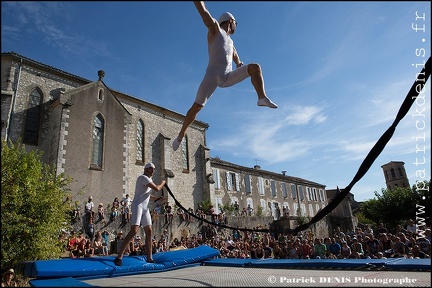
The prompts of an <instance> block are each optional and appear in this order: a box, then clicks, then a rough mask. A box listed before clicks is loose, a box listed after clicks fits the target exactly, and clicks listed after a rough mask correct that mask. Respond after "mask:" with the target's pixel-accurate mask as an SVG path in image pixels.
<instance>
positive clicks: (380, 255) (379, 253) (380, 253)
mask: <svg viewBox="0 0 432 288" xmlns="http://www.w3.org/2000/svg"><path fill="white" fill-rule="evenodd" d="M377 259H387V257H384V254H383V253H382V252H378V253H377Z"/></svg>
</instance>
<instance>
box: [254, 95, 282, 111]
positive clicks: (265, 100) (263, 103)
mask: <svg viewBox="0 0 432 288" xmlns="http://www.w3.org/2000/svg"><path fill="white" fill-rule="evenodd" d="M257 105H258V106H267V107H269V108H277V107H278V106H277V105H276V104H275V103H273V102H272V101H271V100H270V99H269V98H267V97H265V98H261V99H258V102H257Z"/></svg>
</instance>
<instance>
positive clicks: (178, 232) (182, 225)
mask: <svg viewBox="0 0 432 288" xmlns="http://www.w3.org/2000/svg"><path fill="white" fill-rule="evenodd" d="M206 220H208V221H210V216H207V218H206ZM271 222H273V218H272V217H258V216H251V217H248V216H247V217H239V216H228V217H227V224H225V225H226V226H229V227H239V228H245V227H247V228H249V229H253V228H255V227H259V228H258V229H267V228H269V223H271ZM208 225H209V224H207V223H206V222H201V221H199V220H198V219H196V218H193V219H192V222H191V223H186V222H184V221H183V222H181V221H180V218H179V217H178V216H177V215H174V219H173V221H172V224H170V225H167V224H166V223H165V219H164V215H159V217H157V218H156V219H154V221H153V227H152V228H153V235H154V237H155V239H157V240H158V239H160V237H161V235H162V234H163V231H164V229H167V232H168V243H169V244H171V242H172V241H173V240H174V238H178V239H179V240H180V238H181V237H182V236H191V235H193V234H197V233H198V231H200V232H202V231H203V230H205V227H206V226H208ZM95 226H96V228H95V231H99V230H101V231H103V230H107V231H108V232H109V234H110V241H114V239H115V237H116V235H117V233H119V232H120V231H123V234H124V236H126V234H127V233H128V232H129V231H130V223H123V221H122V217H121V216H119V217H117V219H116V220H114V221H113V222H110V221H109V217H108V218H105V220H102V221H99V220H98V216H97V215H96V219H95ZM83 227H85V216H83V217H81V218H80V219H79V220H78V221H76V222H75V223H73V224H72V229H74V230H75V231H83V232H85V231H84V230H83ZM325 227H327V224H326V222H325V221H319V222H317V223H316V224H315V225H313V227H311V231H312V233H313V234H314V237H328V231H326V228H325ZM218 231H219V233H220V234H221V235H225V236H228V235H232V230H231V229H225V228H221V229H219V230H218ZM139 235H141V236H142V237H143V236H144V230H143V229H140V232H139ZM114 249H115V248H114ZM111 252H112V253H115V252H116V251H115V250H114V251H111Z"/></svg>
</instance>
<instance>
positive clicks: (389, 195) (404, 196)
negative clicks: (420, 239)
mask: <svg viewBox="0 0 432 288" xmlns="http://www.w3.org/2000/svg"><path fill="white" fill-rule="evenodd" d="M417 186H418V185H417ZM419 187H421V189H419V188H418V187H416V186H414V187H413V188H412V189H411V188H402V187H396V188H395V189H393V190H390V189H382V190H381V193H378V192H376V191H375V198H373V199H370V200H367V201H365V202H364V203H363V204H362V205H361V207H360V211H361V212H360V213H361V215H362V217H364V218H365V219H366V220H370V221H372V222H373V223H374V224H375V225H377V224H378V223H379V222H383V223H384V224H385V225H386V226H387V227H396V225H397V224H401V225H404V224H405V223H406V221H407V220H408V219H415V218H416V215H417V213H418V205H422V206H423V205H424V206H426V211H428V212H427V213H430V191H429V182H427V181H424V182H423V185H421V186H419ZM428 199H429V200H428ZM425 214H426V213H425ZM427 215H429V214H427Z"/></svg>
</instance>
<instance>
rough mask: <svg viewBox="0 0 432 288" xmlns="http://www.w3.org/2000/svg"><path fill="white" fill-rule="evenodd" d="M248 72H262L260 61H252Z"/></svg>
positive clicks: (251, 73)
mask: <svg viewBox="0 0 432 288" xmlns="http://www.w3.org/2000/svg"><path fill="white" fill-rule="evenodd" d="M248 73H249V75H254V74H260V73H261V66H260V65H259V64H258V63H250V64H249V65H248Z"/></svg>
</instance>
